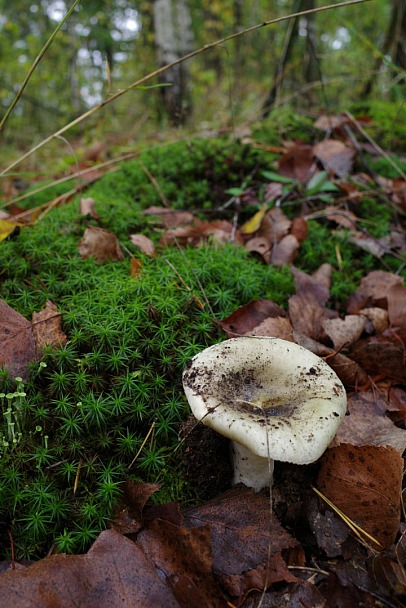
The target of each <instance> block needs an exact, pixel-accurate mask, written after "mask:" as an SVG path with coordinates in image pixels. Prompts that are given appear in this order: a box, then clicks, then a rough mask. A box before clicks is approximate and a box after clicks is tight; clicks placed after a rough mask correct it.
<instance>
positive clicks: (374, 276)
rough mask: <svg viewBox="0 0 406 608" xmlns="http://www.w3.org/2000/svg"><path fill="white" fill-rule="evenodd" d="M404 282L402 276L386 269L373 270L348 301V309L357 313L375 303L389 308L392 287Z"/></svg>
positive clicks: (351, 312)
mask: <svg viewBox="0 0 406 608" xmlns="http://www.w3.org/2000/svg"><path fill="white" fill-rule="evenodd" d="M401 283H403V279H402V277H400V276H398V275H397V274H393V273H392V272H386V271H384V270H372V271H371V272H369V273H368V274H367V275H366V276H365V277H363V278H362V279H361V282H360V286H359V288H358V289H357V291H356V292H355V293H354V294H353V295H352V296H351V297H350V299H349V302H348V303H347V311H348V312H349V313H350V314H356V313H357V312H358V311H359V305H360V303H362V302H364V304H362V306H361V308H365V307H366V306H367V305H368V306H369V305H371V304H375V305H376V306H378V307H379V308H387V295H388V292H389V290H390V288H391V287H393V286H394V285H399V284H401Z"/></svg>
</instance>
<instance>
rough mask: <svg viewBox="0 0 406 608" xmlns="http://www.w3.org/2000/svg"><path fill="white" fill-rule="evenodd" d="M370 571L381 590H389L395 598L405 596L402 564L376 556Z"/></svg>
mask: <svg viewBox="0 0 406 608" xmlns="http://www.w3.org/2000/svg"><path fill="white" fill-rule="evenodd" d="M402 538H404V536H403V537H402ZM370 570H371V574H372V575H373V577H374V580H375V581H376V582H377V583H378V584H379V585H381V587H382V588H383V589H390V590H391V592H392V593H393V594H394V595H397V596H403V597H404V596H405V595H406V570H405V567H404V565H403V563H399V562H395V561H394V560H393V559H390V558H389V557H387V556H386V555H376V556H374V558H373V559H372V563H371V564H370Z"/></svg>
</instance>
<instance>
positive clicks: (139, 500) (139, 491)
mask: <svg viewBox="0 0 406 608" xmlns="http://www.w3.org/2000/svg"><path fill="white" fill-rule="evenodd" d="M160 487H161V486H160V485H158V484H156V483H143V482H133V481H129V480H128V481H126V482H125V483H124V485H123V487H122V496H121V501H120V507H119V509H118V511H117V512H116V514H115V516H114V519H113V521H112V522H110V526H111V528H113V530H116V532H119V533H120V534H131V533H136V532H138V531H139V530H141V528H142V525H143V514H142V512H143V510H144V507H145V504H146V502H147V500H148V499H149V498H150V496H152V494H154V492H157V491H158V490H159V488H160Z"/></svg>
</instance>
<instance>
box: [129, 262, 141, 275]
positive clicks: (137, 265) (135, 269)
mask: <svg viewBox="0 0 406 608" xmlns="http://www.w3.org/2000/svg"><path fill="white" fill-rule="evenodd" d="M141 270H142V262H141V260H137V258H131V262H130V277H132V278H134V279H136V278H138V277H140V276H141Z"/></svg>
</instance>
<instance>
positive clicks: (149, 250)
mask: <svg viewBox="0 0 406 608" xmlns="http://www.w3.org/2000/svg"><path fill="white" fill-rule="evenodd" d="M130 241H131V242H132V244H133V245H135V246H136V247H138V248H139V249H141V251H142V252H143V253H145V254H146V255H147V256H149V257H150V258H154V257H155V256H156V251H155V245H154V242H153V241H151V239H149V238H148V237H147V236H145V235H144V234H130Z"/></svg>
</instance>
